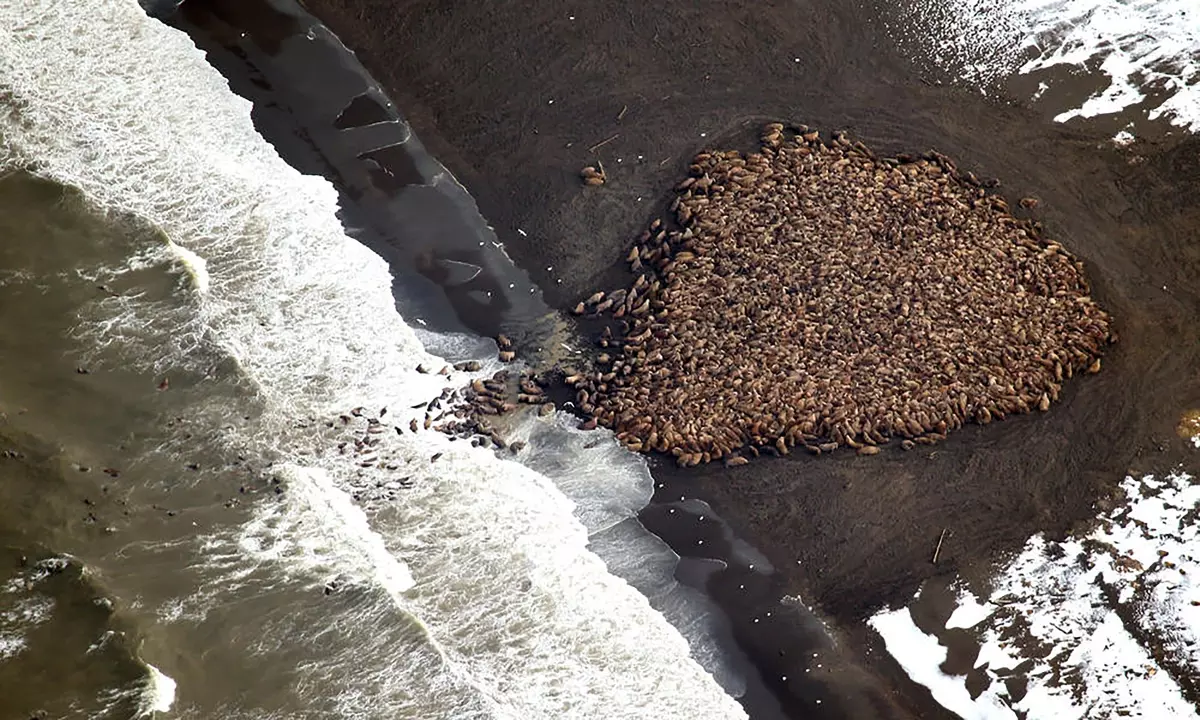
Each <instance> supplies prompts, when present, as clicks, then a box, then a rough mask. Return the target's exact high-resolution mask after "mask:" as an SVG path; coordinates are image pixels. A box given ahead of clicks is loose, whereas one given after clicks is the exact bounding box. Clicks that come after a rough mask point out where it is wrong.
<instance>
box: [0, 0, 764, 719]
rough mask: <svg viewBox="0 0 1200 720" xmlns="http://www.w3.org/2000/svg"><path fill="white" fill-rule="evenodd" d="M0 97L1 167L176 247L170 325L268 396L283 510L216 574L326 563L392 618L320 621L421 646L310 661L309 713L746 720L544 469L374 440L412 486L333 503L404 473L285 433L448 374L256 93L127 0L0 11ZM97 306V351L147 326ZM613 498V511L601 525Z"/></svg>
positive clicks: (34, 0) (138, 309)
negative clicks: (369, 512)
mask: <svg viewBox="0 0 1200 720" xmlns="http://www.w3.org/2000/svg"><path fill="white" fill-rule="evenodd" d="M0 91H2V92H0V96H6V98H7V102H9V103H11V105H12V106H13V108H15V112H12V113H9V114H7V115H5V116H4V117H3V119H0V136H3V137H4V139H5V142H6V143H7V145H8V148H9V151H10V152H11V153H12V155H13V156H12V157H10V158H9V162H10V163H14V164H20V165H25V166H28V167H32V168H33V169H34V170H35V171H36V172H37V173H39V174H41V175H43V176H46V177H48V178H51V179H53V180H56V181H58V182H62V183H65V184H68V185H72V186H75V187H78V188H80V189H81V190H82V191H83V192H84V194H85V195H86V197H87V198H88V199H89V200H90V201H91V202H93V203H94V204H95V205H96V206H98V207H99V208H102V209H107V210H112V211H116V212H120V213H132V214H134V215H136V216H137V217H140V218H142V219H144V220H145V221H148V222H150V223H152V224H153V225H154V226H156V227H158V228H160V229H161V230H162V231H163V233H165V235H166V237H167V238H169V240H170V243H172V244H173V245H172V246H169V247H168V248H167V253H168V255H171V256H173V257H174V258H175V259H176V260H177V261H179V262H180V264H181V265H182V267H183V269H184V270H185V271H186V272H187V274H188V275H189V276H190V277H191V278H192V280H193V285H194V287H195V289H196V290H198V291H199V292H198V293H195V294H193V295H192V296H191V298H190V299H189V300H188V302H190V303H192V308H191V310H192V316H191V318H190V319H188V320H187V321H186V322H185V321H183V320H178V319H176V320H175V322H177V324H178V327H175V328H172V332H173V333H174V334H177V335H181V336H185V337H188V338H193V339H194V344H195V346H197V347H198V346H199V344H200V343H201V341H202V340H203V341H204V342H210V343H213V344H215V345H217V346H219V347H220V348H223V349H224V351H225V352H227V353H228V354H229V355H231V356H232V357H234V358H236V360H237V362H238V363H239V365H240V366H241V368H242V369H243V371H244V372H245V374H246V375H247V376H248V377H249V378H250V379H251V380H252V381H253V382H254V383H255V385H256V387H257V390H258V393H259V395H260V396H261V399H262V402H263V404H264V406H265V407H266V415H265V420H264V421H263V422H264V424H263V425H262V426H261V427H258V431H257V433H256V435H255V436H253V437H247V438H241V442H243V443H247V444H251V443H258V444H260V445H262V444H266V445H269V446H271V447H270V448H263V449H264V451H266V450H268V449H269V450H272V451H274V452H278V453H281V454H282V455H283V456H285V457H290V458H292V460H291V461H290V462H288V463H287V464H285V465H283V466H282V467H279V468H276V475H277V477H280V478H281V479H283V480H284V481H285V484H286V486H287V488H288V490H287V494H286V495H285V496H284V499H283V500H282V501H281V503H280V504H275V505H272V504H269V503H259V505H258V508H257V510H256V512H258V513H259V514H258V518H257V520H255V521H254V522H252V523H251V524H250V525H248V526H247V527H245V528H243V531H242V534H241V537H240V540H238V543H240V545H237V544H234V546H235V547H238V548H239V549H240V556H239V557H235V556H234V555H233V554H231V553H226V554H224V555H222V554H221V553H220V552H214V553H213V556H212V557H211V558H210V561H211V562H213V563H214V564H220V563H226V564H229V565H236V564H237V563H239V562H240V563H242V566H243V567H242V569H240V570H237V571H236V572H235V573H234V574H235V575H236V573H241V574H242V576H243V577H247V578H248V577H249V573H250V572H252V571H253V563H252V562H251V559H253V562H257V563H259V564H262V565H264V566H265V565H272V566H279V567H285V568H290V570H289V571H294V572H297V573H307V574H312V575H314V578H313V580H314V582H319V581H321V580H323V579H324V578H323V577H316V576H317V575H319V574H321V573H326V572H327V571H333V570H336V571H337V572H340V573H344V574H348V575H351V576H354V579H355V580H356V581H361V582H367V583H370V584H371V585H372V586H375V587H380V588H382V589H385V590H386V591H387V593H388V595H389V596H390V607H391V608H392V609H391V610H388V609H387V608H383V607H381V606H380V607H376V606H371V607H370V608H366V609H360V613H361V614H360V615H356V616H355V617H351V618H331V619H330V620H329V622H330V623H333V624H346V623H350V624H353V623H364V624H365V623H371V625H370V627H363V628H358V631H359V632H371V631H372V630H375V629H378V630H379V635H380V637H384V636H385V633H383V632H382V631H383V629H384V628H387V627H389V626H391V625H395V624H396V622H397V621H396V619H395V618H394V617H391V619H389V615H388V614H387V613H389V612H391V613H393V614H394V613H395V612H397V611H398V612H400V613H402V614H403V615H404V616H405V617H410V618H414V619H415V620H416V621H417V622H418V624H419V625H420V626H421V628H423V631H424V632H425V633H426V634H427V643H426V644H427V646H428V647H429V648H431V649H432V650H434V651H435V653H436V658H434V659H433V661H427V659H426V660H422V659H421V658H424V657H425V656H424V655H422V656H421V657H420V658H418V657H416V656H414V657H409V658H406V657H404V656H403V654H402V653H399V652H396V651H393V652H392V653H390V654H387V653H385V652H382V651H384V650H387V648H386V647H382V646H381V647H380V648H379V649H380V650H381V652H379V653H363V654H361V655H360V654H359V653H357V652H355V653H353V654H352V655H346V656H344V657H343V656H338V657H330V658H326V659H325V664H324V665H322V664H321V663H316V662H314V666H313V667H312V668H311V669H310V670H311V674H312V675H313V677H314V680H313V682H315V676H316V674H317V673H319V672H320V671H321V668H326V669H327V670H331V669H336V670H337V671H338V672H340V673H342V675H339V676H338V677H337V678H336V682H331V685H333V686H334V687H336V691H335V692H336V693H340V694H338V695H337V697H336V698H329V697H324V696H323V697H322V698H321V701H322V702H328V701H331V700H338V699H339V698H340V699H341V701H343V702H342V705H340V707H341V708H342V711H344V712H345V713H346V714H364V713H365V714H370V715H374V714H378V713H384V714H387V713H394V712H396V711H397V710H403V708H404V707H406V706H405V705H404V703H406V702H418V701H420V702H430V700H429V698H428V697H418V696H421V694H422V693H423V692H424V691H428V695H429V696H431V697H433V698H434V700H435V701H437V702H441V703H443V704H442V705H441V711H440V712H441V713H442V714H443V715H445V714H446V713H448V712H450V711H451V709H456V710H457V708H459V707H466V706H468V705H470V706H472V707H476V708H478V709H479V712H478V713H477V714H476V713H470V714H469V713H466V712H464V713H462V717H485V716H486V717H530V718H534V717H555V718H575V717H577V718H585V717H586V718H592V717H606V718H635V717H656V718H671V717H677V718H695V717H705V718H721V717H741V716H744V713H743V711H742V710H741V708H740V706H739V705H738V704H737V703H736V702H735V701H734V700H733V699H732V698H731V697H730V696H729V695H727V694H725V693H723V692H721V690H720V688H719V687H718V686H717V684H716V683H715V682H714V681H713V679H712V677H711V676H709V675H708V674H707V673H705V672H704V671H703V669H702V668H701V667H700V666H699V665H698V664H697V663H696V662H695V661H694V660H692V659H691V658H690V657H689V650H688V646H687V645H686V643H685V642H684V641H683V639H682V637H681V636H680V635H679V634H678V633H677V632H676V631H675V630H674V629H673V628H671V627H670V626H669V625H668V624H667V623H666V622H665V620H664V619H663V617H662V616H661V615H660V614H659V613H657V612H655V611H654V610H653V609H652V608H651V607H650V606H649V604H648V603H647V601H646V599H645V598H644V597H642V596H641V595H639V594H638V593H637V592H636V591H634V590H633V589H632V588H631V587H629V586H628V585H627V584H625V583H624V582H622V581H620V580H618V579H617V578H615V577H613V576H612V575H610V574H609V573H608V572H607V571H606V569H605V567H604V565H603V563H601V562H600V561H599V560H598V559H597V558H596V557H595V556H594V555H592V554H591V553H590V552H588V551H587V542H588V534H587V530H586V529H585V527H584V525H582V524H581V523H580V522H579V521H578V520H576V519H575V517H574V516H573V515H572V510H573V505H572V503H571V502H570V501H569V500H567V499H566V498H565V497H564V496H563V495H562V493H560V492H559V491H558V490H557V489H556V488H555V486H554V484H553V483H551V482H550V481H549V480H548V479H547V478H546V477H544V476H543V475H540V474H538V473H536V472H533V471H531V470H528V469H526V468H523V467H522V466H520V465H519V464H517V463H514V462H509V461H497V460H496V459H495V458H494V457H493V456H492V455H491V454H490V453H487V452H485V451H482V450H478V449H472V448H468V447H465V443H461V442H460V443H454V444H452V443H450V442H449V441H448V440H447V438H445V437H444V436H441V435H440V434H437V433H422V434H420V435H417V436H414V435H411V434H400V433H396V432H390V433H389V434H388V436H387V437H388V443H387V444H386V447H383V448H381V449H380V451H379V453H380V455H382V454H383V453H387V454H388V455H389V457H390V460H389V462H392V463H393V464H395V465H397V467H401V468H402V470H400V472H404V473H406V474H409V475H411V476H412V479H413V485H412V487H411V488H410V489H408V490H406V491H404V492H403V493H402V494H401V497H400V499H399V500H398V502H397V503H396V504H395V505H394V506H393V507H391V508H389V509H386V510H380V511H379V514H378V515H376V516H375V517H372V518H368V517H367V516H366V515H364V514H362V512H361V511H360V510H359V509H358V508H356V507H354V506H352V505H351V504H350V503H349V501H348V499H347V497H346V491H347V490H349V489H352V488H354V487H357V486H358V485H357V484H356V483H359V482H362V481H363V478H364V477H365V478H368V479H370V480H371V481H374V480H375V479H376V478H378V481H380V482H386V481H390V480H392V479H394V475H395V474H398V473H395V474H393V475H388V474H387V472H386V471H385V470H383V469H381V468H378V467H371V468H359V467H358V466H357V465H356V464H355V463H354V462H353V460H354V459H355V458H346V457H345V456H340V455H338V454H337V453H329V452H325V450H327V449H328V448H323V446H322V444H321V442H322V441H323V439H324V438H323V437H319V436H316V435H314V434H313V433H314V431H301V430H297V429H296V428H295V425H296V421H297V420H300V419H304V418H330V417H333V416H335V415H336V413H339V412H344V411H345V410H346V409H348V408H350V407H353V406H355V405H360V404H367V403H370V404H372V405H373V406H374V407H381V406H384V405H386V406H388V407H390V408H407V407H409V406H410V405H412V404H413V403H414V402H416V401H419V400H425V399H428V398H429V397H430V396H432V395H436V394H437V393H438V392H439V391H440V390H441V389H442V388H443V387H444V384H445V383H446V382H447V380H446V379H445V378H443V377H441V376H438V375H433V374H428V375H427V374H420V373H417V372H414V370H413V369H414V368H415V367H416V366H417V364H418V363H425V364H428V365H430V366H433V367H440V365H441V362H440V360H438V359H437V358H436V357H433V356H431V355H429V354H428V353H427V352H425V350H424V349H423V347H422V345H421V343H420V342H419V341H418V339H417V338H416V336H415V335H414V333H413V332H412V330H410V329H409V328H408V327H407V326H406V325H405V324H404V323H403V321H402V320H401V318H400V317H399V316H398V315H397V314H396V313H395V310H394V306H393V298H392V296H391V293H390V285H391V276H390V273H389V272H388V269H387V267H386V265H385V263H384V262H383V261H382V260H381V259H380V258H378V257H377V256H375V255H374V254H372V253H371V252H369V251H368V250H366V249H365V248H364V247H363V246H361V245H360V244H358V243H357V242H355V241H353V240H351V239H350V238H348V237H346V236H345V235H344V233H343V230H342V228H341V226H340V225H339V223H338V220H337V218H336V211H337V196H336V193H335V192H334V190H333V189H332V188H331V187H330V186H329V185H328V183H326V182H325V181H324V180H322V179H320V178H313V177H305V176H301V175H300V174H298V173H297V172H295V171H294V170H293V169H292V168H290V167H288V166H287V165H286V164H285V163H284V162H283V161H282V160H281V159H280V158H279V157H278V156H277V154H276V153H275V151H274V150H273V149H272V148H271V147H270V146H269V145H268V144H267V143H265V142H264V141H263V140H262V139H261V138H260V137H259V136H258V135H257V133H256V132H255V131H254V128H253V124H252V122H251V119H250V112H249V111H250V108H249V105H248V103H246V102H245V101H243V100H241V99H239V98H236V97H235V96H233V95H232V94H231V93H230V92H229V90H228V88H227V87H226V84H225V81H224V80H223V79H222V78H221V77H220V76H219V75H218V74H217V73H216V72H215V71H214V70H212V69H211V68H210V67H209V66H208V65H207V63H206V62H205V60H204V57H203V55H202V54H201V53H200V52H199V51H198V50H196V49H195V48H194V47H193V46H192V45H191V42H190V41H189V40H188V38H186V36H184V35H182V34H180V33H178V32H177V31H175V30H172V29H170V28H167V27H166V26H163V25H161V24H159V23H158V22H156V21H153V20H150V19H149V18H147V17H146V16H145V15H144V13H142V11H141V10H140V8H139V7H138V6H137V3H136V2H134V0H99V1H97V2H94V3H89V4H87V5H86V6H84V5H79V4H65V3H59V2H54V1H52V0H29V1H28V2H21V3H11V4H7V5H4V6H2V7H0ZM171 247H173V248H175V249H174V250H173V252H172V251H171ZM103 302H105V303H108V304H109V305H108V307H111V308H112V309H113V310H114V311H119V314H118V315H117V316H116V317H114V318H113V319H112V320H111V321H109V322H108V323H106V324H105V325H103V326H96V327H93V326H90V325H88V326H84V327H82V328H81V333H82V334H83V335H88V334H89V333H90V336H91V337H92V339H93V340H94V341H96V342H116V341H115V340H113V338H126V337H131V338H132V337H139V336H140V335H139V334H144V330H145V327H146V326H147V324H148V323H151V322H159V323H162V322H163V320H162V319H161V318H162V316H161V315H158V314H156V313H155V312H154V311H155V310H156V308H154V307H152V306H149V305H146V304H145V303H142V304H139V302H140V301H139V300H138V299H137V298H134V299H129V298H108V299H105V300H103ZM167 317H171V316H169V315H168V316H167ZM181 347H182V348H183V349H184V350H186V348H187V347H188V346H186V345H185V346H181ZM139 349H140V350H143V351H145V350H149V352H148V354H146V355H145V356H144V357H143V356H142V355H141V354H140V353H139V354H137V355H131V356H130V357H129V358H128V359H129V360H130V362H141V363H143V364H144V365H145V366H146V367H148V368H152V369H158V368H160V367H162V366H163V364H164V363H171V362H184V361H185V358H182V357H179V356H178V355H177V354H176V353H177V351H178V350H179V348H178V347H172V346H167V347H162V348H156V347H150V344H149V341H146V347H142V348H139ZM173 350H174V351H175V352H172V351H173ZM464 379H465V378H464V377H463V376H461V375H459V376H458V377H457V378H455V380H454V381H455V382H462V381H463V380H464ZM412 417H413V415H412V411H396V410H394V411H393V413H392V414H391V415H389V417H388V420H389V421H390V422H395V423H396V424H397V425H398V426H400V427H402V428H404V427H406V426H407V423H408V421H409V419H410V418H412ZM439 451H440V452H443V453H444V456H443V457H442V458H441V459H440V460H439V461H438V462H437V463H436V464H430V462H429V457H430V455H431V454H432V453H435V452H439ZM299 452H303V453H305V454H303V455H300V454H297V453H299ZM596 477H597V482H604V481H606V480H607V478H605V477H603V474H602V473H597V475H596ZM622 492H623V491H622ZM597 495H599V493H597ZM623 497H624V496H623ZM629 503H630V501H629V500H628V499H626V500H622V501H621V502H620V503H618V505H619V506H620V507H619V509H618V510H617V511H616V512H617V514H619V512H627V511H628V509H629ZM611 511H612V509H611V508H610V509H605V508H598V511H597V513H590V512H589V513H586V514H585V515H586V516H587V517H588V518H593V519H594V518H597V517H600V516H603V515H605V513H607V512H611ZM591 522H593V520H592V519H589V524H590V523H591ZM607 522H610V523H611V522H612V521H611V520H610V521H607ZM211 543H212V547H214V548H217V549H220V548H225V549H228V548H229V547H230V545H231V544H230V543H229V542H224V541H222V540H220V539H211ZM410 577H411V580H410ZM178 610H179V608H171V612H173V613H175V612H178ZM286 620H287V618H286V617H285V618H282V619H281V620H280V622H285V621H286ZM355 627H357V626H355ZM256 631H257V632H261V633H262V634H263V635H262V637H260V638H258V639H257V640H250V641H247V642H248V644H250V645H254V644H255V643H256V642H259V643H261V646H262V647H263V648H267V647H268V646H270V645H272V644H278V643H282V642H287V641H288V640H289V636H287V635H282V636H280V634H279V633H270V636H269V637H268V633H269V632H270V631H269V630H268V629H267V628H266V627H263V628H246V629H245V630H244V632H243V634H245V633H253V632H256ZM413 652H417V650H414V651H413ZM368 661H370V662H376V663H377V666H374V667H372V666H368V665H367V663H368ZM439 673H440V674H439ZM389 703H394V705H389ZM422 707H424V709H425V712H426V713H428V712H430V708H429V706H428V705H425V706H422ZM433 711H434V712H437V710H436V709H435V710H433ZM401 714H403V713H401Z"/></svg>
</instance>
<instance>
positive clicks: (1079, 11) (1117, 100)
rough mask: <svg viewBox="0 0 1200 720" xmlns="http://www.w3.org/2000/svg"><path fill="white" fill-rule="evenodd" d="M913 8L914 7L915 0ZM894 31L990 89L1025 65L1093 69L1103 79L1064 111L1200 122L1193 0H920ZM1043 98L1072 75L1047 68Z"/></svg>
mask: <svg viewBox="0 0 1200 720" xmlns="http://www.w3.org/2000/svg"><path fill="white" fill-rule="evenodd" d="M906 7H907V6H906ZM888 32H889V34H890V35H891V36H892V37H893V38H894V39H895V40H896V41H897V42H898V43H900V44H901V45H902V46H903V47H905V48H906V49H908V50H909V51H910V52H912V53H913V54H914V55H917V56H919V57H923V58H928V59H929V60H931V61H932V62H933V63H935V64H936V65H938V66H940V67H941V68H942V69H944V70H945V71H947V72H950V73H952V74H954V75H955V76H956V77H957V78H959V79H960V80H963V81H965V82H968V83H971V84H974V85H976V86H978V87H980V88H981V89H984V90H985V91H987V90H991V89H994V88H996V87H999V86H1000V85H1001V84H1002V83H1003V82H1004V80H1005V79H1006V78H1008V77H1011V76H1014V75H1017V74H1031V73H1040V71H1044V70H1047V69H1052V68H1056V69H1061V70H1067V71H1070V73H1071V74H1072V75H1075V76H1079V75H1084V74H1087V73H1094V74H1096V75H1097V76H1098V78H1099V79H1100V80H1101V81H1102V83H1103V86H1102V87H1101V88H1100V89H1099V90H1097V91H1096V92H1094V93H1093V94H1091V95H1090V96H1089V97H1087V98H1086V99H1084V100H1083V102H1081V103H1080V104H1078V105H1076V106H1072V107H1063V108H1061V109H1060V110H1059V111H1058V112H1057V113H1056V117H1055V119H1056V120H1058V121H1060V122H1065V121H1067V120H1070V119H1072V118H1075V117H1095V116H1097V115H1108V114H1113V113H1123V112H1126V111H1129V110H1130V109H1132V108H1138V111H1137V112H1138V114H1144V116H1145V117H1147V118H1149V119H1150V120H1157V119H1159V118H1164V119H1166V120H1167V121H1169V122H1170V123H1171V124H1173V125H1175V126H1178V127H1180V128H1186V129H1190V130H1192V131H1196V130H1200V60H1198V58H1200V7H1198V6H1197V5H1196V4H1195V2H1193V0H1003V1H1002V2H987V3H982V2H977V1H976V0H919V1H918V2H915V3H913V4H912V5H911V8H910V9H909V10H907V11H906V12H900V13H899V14H898V16H897V18H896V20H895V21H894V22H893V23H891V24H890V25H889V27H888ZM1044 77H1045V79H1044V80H1043V82H1042V87H1041V88H1040V89H1039V91H1038V93H1037V95H1038V97H1041V96H1043V95H1044V94H1045V91H1046V90H1049V89H1053V87H1054V84H1055V83H1058V82H1062V81H1063V80H1064V78H1063V76H1062V75H1061V74H1060V75H1058V76H1053V75H1045V76H1044Z"/></svg>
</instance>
